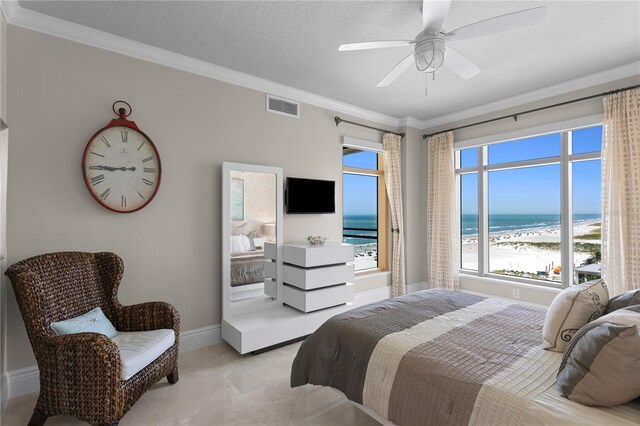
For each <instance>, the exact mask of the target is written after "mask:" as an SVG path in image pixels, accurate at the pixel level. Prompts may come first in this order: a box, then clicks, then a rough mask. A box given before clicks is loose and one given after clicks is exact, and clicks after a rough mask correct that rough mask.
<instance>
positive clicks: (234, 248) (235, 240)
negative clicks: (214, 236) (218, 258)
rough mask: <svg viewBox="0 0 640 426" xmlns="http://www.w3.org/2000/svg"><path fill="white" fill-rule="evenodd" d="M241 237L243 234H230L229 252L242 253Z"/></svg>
mask: <svg viewBox="0 0 640 426" xmlns="http://www.w3.org/2000/svg"><path fill="white" fill-rule="evenodd" d="M242 237H244V235H232V236H231V254H238V253H244V249H243V247H244V245H243V244H242Z"/></svg>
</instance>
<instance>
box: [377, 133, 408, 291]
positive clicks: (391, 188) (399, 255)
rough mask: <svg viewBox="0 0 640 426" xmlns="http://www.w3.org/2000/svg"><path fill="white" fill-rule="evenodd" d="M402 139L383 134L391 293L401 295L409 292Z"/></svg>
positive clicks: (397, 136) (390, 134)
mask: <svg viewBox="0 0 640 426" xmlns="http://www.w3.org/2000/svg"><path fill="white" fill-rule="evenodd" d="M401 140H402V138H401V137H400V136H399V135H394V134H392V133H385V134H384V135H383V136H382V144H383V146H384V151H383V153H382V159H383V162H384V180H385V184H386V188H387V194H388V198H389V206H390V207H391V231H392V232H391V238H392V240H393V249H392V252H391V256H392V260H391V295H392V296H393V297H396V296H401V295H403V294H405V293H406V292H407V289H406V280H405V270H404V266H405V265H404V222H403V212H402V185H401V179H402V174H401V170H400V161H401V153H402V150H401V143H400V142H401Z"/></svg>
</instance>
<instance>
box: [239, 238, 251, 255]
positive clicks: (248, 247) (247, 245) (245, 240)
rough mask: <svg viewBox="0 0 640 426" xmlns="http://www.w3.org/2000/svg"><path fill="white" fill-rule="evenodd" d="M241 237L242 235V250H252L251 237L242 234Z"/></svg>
mask: <svg viewBox="0 0 640 426" xmlns="http://www.w3.org/2000/svg"><path fill="white" fill-rule="evenodd" d="M240 237H242V250H243V251H244V252H245V253H246V252H248V251H251V241H249V237H247V236H246V235H241V236H240Z"/></svg>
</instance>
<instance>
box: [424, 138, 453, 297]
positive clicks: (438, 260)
mask: <svg viewBox="0 0 640 426" xmlns="http://www.w3.org/2000/svg"><path fill="white" fill-rule="evenodd" d="M427 148H428V149H427V151H428V156H429V158H428V160H427V283H428V284H429V287H432V288H433V287H443V288H448V289H451V290H457V289H458V278H459V277H458V267H459V260H458V259H459V256H460V253H459V249H460V229H459V226H458V214H457V212H458V209H457V199H456V196H455V195H456V188H455V184H456V174H455V164H454V150H453V132H447V133H440V134H438V135H435V136H432V137H430V138H429V139H427Z"/></svg>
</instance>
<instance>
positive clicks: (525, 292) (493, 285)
mask: <svg viewBox="0 0 640 426" xmlns="http://www.w3.org/2000/svg"><path fill="white" fill-rule="evenodd" d="M638 83H640V76H635V77H632V78H627V79H624V80H619V81H614V82H611V83H608V84H604V85H599V86H594V87H591V88H589V89H585V90H580V91H577V92H573V93H568V94H565V95H562V96H556V97H553V98H549V99H544V100H541V101H538V102H534V103H529V104H525V105H521V106H518V107H515V108H509V109H505V110H501V111H496V112H494V113H491V114H486V115H482V116H478V117H474V118H471V119H468V120H464V121H458V122H455V123H448V124H445V125H442V126H438V127H434V128H431V129H426V130H425V131H424V133H426V134H429V133H434V132H437V131H443V130H447V129H451V128H454V127H458V126H463V125H466V124H471V123H474V122H479V121H483V120H487V119H491V118H494V117H500V116H503V115H509V114H514V113H517V112H521V111H526V110H529V109H534V108H539V107H543V106H546V105H552V104H555V103H560V102H564V101H568V100H572V99H578V98H582V97H586V96H590V95H593V94H598V93H602V92H606V91H609V90H615V89H619V88H623V87H627V86H632V85H635V84H638ZM602 112H603V108H602V98H595V99H591V100H588V101H583V102H579V103H575V104H571V105H566V106H563V107H558V108H553V109H548V110H544V111H539V112H535V113H532V114H528V115H523V116H519V117H518V121H514V120H513V119H505V120H501V121H497V122H494V123H489V124H485V125H481V126H475V127H470V128H467V129H463V130H460V131H456V132H454V138H455V140H456V141H462V140H467V139H474V138H479V137H484V136H489V135H495V134H499V133H504V132H510V131H514V130H518V129H526V128H530V127H536V126H540V125H544V124H548V123H555V122H561V121H564V120H571V119H575V118H580V117H587V116H590V115H595V114H602ZM426 143H427V142H426V141H425V142H423V148H422V162H423V164H426V162H427V150H426ZM422 181H423V182H426V168H423V170H422ZM422 205H423V208H424V210H423V211H426V208H427V202H426V193H424V194H422ZM423 247H424V249H423V253H425V256H428V255H429V253H427V252H426V235H425V236H423ZM423 274H424V275H423V276H425V277H426V270H425V271H423ZM460 288H461V289H462V290H467V291H473V292H478V293H484V294H488V295H493V296H498V297H511V296H512V294H513V293H512V290H513V289H514V288H518V289H520V299H521V300H523V301H527V302H531V303H538V304H547V305H548V304H550V303H551V301H553V297H554V296H555V294H556V293H557V290H554V289H551V290H550V289H545V288H541V287H538V286H535V285H526V284H525V285H521V284H513V283H511V282H508V281H497V280H485V279H478V278H476V277H472V276H467V277H462V278H461V280H460Z"/></svg>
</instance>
